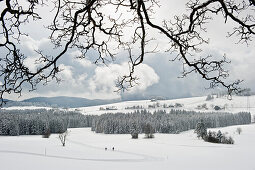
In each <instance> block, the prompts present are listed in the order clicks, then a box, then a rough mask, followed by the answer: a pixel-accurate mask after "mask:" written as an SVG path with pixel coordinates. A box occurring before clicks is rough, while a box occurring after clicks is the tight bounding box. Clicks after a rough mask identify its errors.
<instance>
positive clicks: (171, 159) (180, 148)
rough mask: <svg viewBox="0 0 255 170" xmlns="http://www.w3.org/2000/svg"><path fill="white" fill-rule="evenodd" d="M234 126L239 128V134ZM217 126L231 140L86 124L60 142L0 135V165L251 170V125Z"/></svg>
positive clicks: (25, 169) (7, 168)
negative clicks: (105, 129) (111, 131)
mask: <svg viewBox="0 0 255 170" xmlns="http://www.w3.org/2000/svg"><path fill="white" fill-rule="evenodd" d="M237 127H241V128H242V133H241V134H240V135H238V134H237V133H236V132H235V131H236V129H237ZM220 129H221V131H222V132H228V134H229V135H231V136H233V138H234V140H235V144H234V145H226V144H225V145H224V144H213V143H206V142H204V141H202V140H199V139H197V138H196V135H195V134H194V133H193V131H187V132H184V133H181V134H178V135H176V134H155V138H154V139H143V136H144V135H143V134H142V135H140V136H139V139H137V140H136V139H131V136H130V135H104V134H95V133H93V132H91V131H90V129H89V128H84V129H69V130H70V131H71V132H70V135H69V136H68V141H67V142H66V146H65V147H62V146H61V143H60V141H59V139H58V137H57V135H51V136H50V138H49V139H45V138H42V137H41V136H18V137H5V136H1V137H0V169H1V170H35V169H36V170H58V169H59V170H79V169H82V170H131V169H132V170H155V169H158V170H169V169H173V170H193V169H194V170H200V169H201V170H208V169H213V170H215V169H217V170H223V169H224V170H240V169H242V170H254V169H255V164H254V160H255V154H254V153H255V146H254V144H255V124H250V125H242V126H231V127H226V128H220ZM214 130H215V131H217V130H218V129H214ZM105 147H107V148H108V149H107V150H106V151H105ZM112 147H115V150H114V151H112V149H111V148H112Z"/></svg>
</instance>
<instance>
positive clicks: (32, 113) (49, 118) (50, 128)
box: [0, 109, 93, 136]
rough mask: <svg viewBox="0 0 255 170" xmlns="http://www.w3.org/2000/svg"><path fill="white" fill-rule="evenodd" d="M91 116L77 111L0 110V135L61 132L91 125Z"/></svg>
mask: <svg viewBox="0 0 255 170" xmlns="http://www.w3.org/2000/svg"><path fill="white" fill-rule="evenodd" d="M92 117H93V116H90V115H86V116H85V115H82V114H81V113H79V112H73V111H62V110H58V109H52V110H46V109H36V110H4V109H2V110H0V135H8V136H17V135H43V134H46V133H63V132H65V131H66V130H67V128H78V127H91V122H92Z"/></svg>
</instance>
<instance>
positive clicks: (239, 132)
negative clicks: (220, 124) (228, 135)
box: [236, 127, 242, 135]
mask: <svg viewBox="0 0 255 170" xmlns="http://www.w3.org/2000/svg"><path fill="white" fill-rule="evenodd" d="M236 132H237V133H238V134H239V135H240V134H241V132H242V128H240V127H238V128H237V129H236Z"/></svg>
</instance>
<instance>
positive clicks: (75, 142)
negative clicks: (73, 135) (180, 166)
mask: <svg viewBox="0 0 255 170" xmlns="http://www.w3.org/2000/svg"><path fill="white" fill-rule="evenodd" d="M68 141H69V142H71V143H74V144H77V145H80V146H84V147H89V148H93V149H97V150H102V149H103V148H102V147H97V146H93V145H88V144H85V143H81V142H77V141H74V140H68ZM114 152H118V153H123V154H127V155H134V156H141V157H143V158H142V159H127V160H132V161H135V162H137V161H162V160H164V158H160V157H154V156H150V155H145V154H140V153H134V152H127V151H121V150H114ZM120 160H122V159H120ZM123 160H126V159H123Z"/></svg>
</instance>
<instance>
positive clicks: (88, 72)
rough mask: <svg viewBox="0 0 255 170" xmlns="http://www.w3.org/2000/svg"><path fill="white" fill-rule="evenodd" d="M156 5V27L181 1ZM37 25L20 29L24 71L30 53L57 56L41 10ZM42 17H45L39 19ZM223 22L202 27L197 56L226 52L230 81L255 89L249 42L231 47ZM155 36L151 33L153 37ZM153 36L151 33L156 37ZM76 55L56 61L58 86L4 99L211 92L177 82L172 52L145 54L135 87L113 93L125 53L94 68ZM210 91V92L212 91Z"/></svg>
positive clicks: (192, 82) (189, 81) (201, 84)
mask: <svg viewBox="0 0 255 170" xmlns="http://www.w3.org/2000/svg"><path fill="white" fill-rule="evenodd" d="M160 3H161V4H162V6H161V7H160V8H158V9H157V10H156V13H155V16H154V18H155V20H156V21H155V22H158V23H161V21H162V19H163V18H165V19H168V18H172V17H173V14H175V13H176V14H179V13H181V12H182V11H183V9H185V6H184V1H182V2H180V1H178V0H176V2H175V3H173V1H169V0H161V2H160ZM42 14H43V15H42V18H43V19H42V21H40V24H30V25H27V26H25V30H29V33H30V36H29V37H24V38H23V43H22V44H21V47H22V50H23V51H24V52H25V54H27V55H28V56H29V57H28V58H27V59H26V61H25V62H26V65H27V66H29V67H30V69H36V68H35V66H34V64H33V63H34V60H35V58H36V55H37V54H36V53H35V52H34V50H36V49H43V50H44V51H46V52H47V53H51V54H53V55H54V54H56V53H57V52H56V51H54V50H53V49H52V46H51V45H49V44H50V41H49V40H48V39H47V37H48V34H47V31H45V32H44V31H38V30H41V29H42V28H41V26H42V25H47V24H49V23H48V22H49V18H51V17H50V16H49V12H48V10H47V8H45V9H44V10H43V13H42ZM45 18H47V19H45ZM223 23H224V21H223V20H221V19H220V18H216V20H215V21H213V22H212V23H211V24H209V26H208V32H207V34H208V35H206V36H208V37H209V38H210V44H209V45H208V46H205V47H204V49H203V52H202V53H200V54H198V55H200V56H206V55H207V54H213V55H214V56H216V57H220V56H223V55H224V54H226V56H227V58H228V59H230V60H231V61H232V62H231V64H230V65H228V66H227V68H228V69H229V70H230V75H231V76H230V79H231V80H234V79H243V80H244V83H243V85H242V86H243V87H249V88H251V89H252V90H253V91H254V90H255V76H254V75H255V68H254V66H255V56H254V55H255V48H254V47H255V46H254V42H253V43H251V44H250V46H248V47H247V46H246V45H245V44H236V42H237V39H236V38H226V35H227V34H226V33H227V31H230V30H231V26H232V25H229V26H225V25H224V24H223ZM151 34H152V35H153V34H154V32H151ZM155 34H156V33H155ZM156 36H157V35H156ZM156 43H157V44H159V48H160V49H162V51H163V50H164V49H165V48H166V47H167V44H166V43H165V40H164V39H158V40H157V42H156ZM79 54H80V52H79V51H75V50H70V51H69V52H67V53H66V55H65V56H64V57H63V58H62V59H61V60H60V61H59V62H58V64H59V65H60V68H62V69H63V71H62V72H61V73H60V76H61V78H62V80H63V81H62V82H61V83H60V84H56V83H55V82H51V83H49V84H48V85H46V86H44V85H42V84H39V85H38V87H37V90H36V91H33V92H30V93H28V92H27V91H28V89H26V87H25V88H24V89H25V91H24V92H23V94H22V96H21V97H20V98H18V96H17V95H13V94H12V95H9V96H8V98H10V99H14V100H21V99H25V98H30V97H37V96H75V97H84V98H89V99H112V98H119V97H120V96H121V95H122V96H128V97H130V98H134V97H137V96H138V97H140V96H150V95H160V96H165V97H167V98H180V97H190V96H200V95H206V94H209V93H211V92H213V90H205V88H207V87H208V82H206V81H205V80H202V79H201V78H200V76H199V75H196V74H191V75H189V76H188V77H186V78H178V77H179V76H180V75H181V71H182V64H181V62H179V61H174V62H172V61H169V60H171V59H173V58H174V57H175V56H174V54H168V53H164V52H158V53H153V54H149V55H146V56H145V60H144V63H143V64H141V65H139V66H138V67H137V68H136V72H135V74H136V75H137V76H138V77H139V85H137V86H135V87H134V88H133V89H131V90H130V91H128V92H125V93H124V94H120V93H116V92H114V91H115V90H116V88H115V82H116V79H117V77H118V76H121V75H123V74H124V73H127V72H128V64H127V60H126V59H125V55H126V54H125V52H120V54H119V55H118V56H119V58H117V59H116V60H115V61H114V62H112V63H109V64H108V66H104V65H101V66H97V65H95V64H93V55H95V54H93V53H91V54H90V55H91V56H89V57H88V58H87V59H82V60H81V59H76V57H77V56H78V55H79ZM218 90H219V89H215V90H214V91H218Z"/></svg>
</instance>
